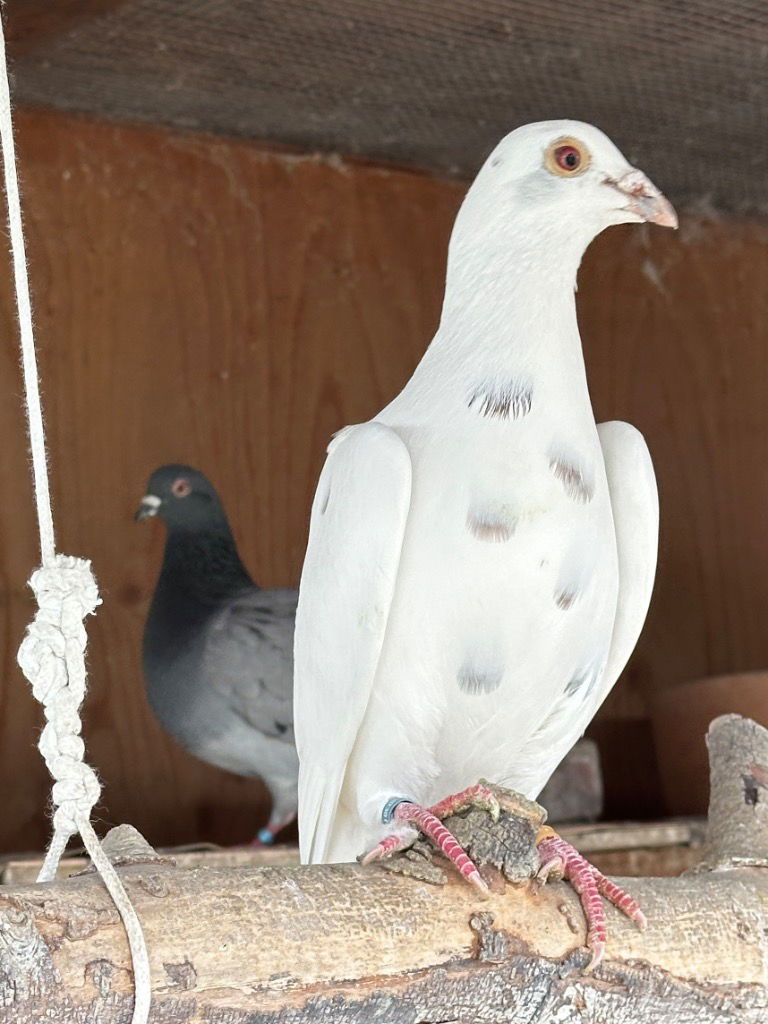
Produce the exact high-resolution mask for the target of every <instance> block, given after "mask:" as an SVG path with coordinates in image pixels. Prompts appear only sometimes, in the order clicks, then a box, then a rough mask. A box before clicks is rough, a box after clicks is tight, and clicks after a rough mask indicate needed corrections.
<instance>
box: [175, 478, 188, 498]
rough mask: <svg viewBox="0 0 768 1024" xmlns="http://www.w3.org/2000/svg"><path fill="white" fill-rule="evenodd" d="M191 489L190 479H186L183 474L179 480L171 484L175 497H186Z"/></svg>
mask: <svg viewBox="0 0 768 1024" xmlns="http://www.w3.org/2000/svg"><path fill="white" fill-rule="evenodd" d="M191 490H192V488H191V487H190V486H189V480H185V479H184V477H183V476H180V477H179V479H178V480H174V481H173V483H172V484H171V493H172V494H173V496H174V497H175V498H186V496H187V495H188V494H189V492H190V491H191Z"/></svg>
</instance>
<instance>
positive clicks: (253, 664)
mask: <svg viewBox="0 0 768 1024" xmlns="http://www.w3.org/2000/svg"><path fill="white" fill-rule="evenodd" d="M296 600H297V593H296V591H295V590H257V589H256V588H254V589H252V590H246V591H243V593H242V594H239V595H237V596H236V597H233V598H231V599H230V600H229V601H228V602H227V604H226V605H225V606H224V607H223V608H222V609H221V610H220V611H219V612H218V613H217V614H216V616H215V618H214V619H213V620H212V621H211V623H210V625H209V626H208V630H207V635H206V639H205V650H204V655H203V657H204V664H205V672H206V676H207V678H208V680H209V683H210V686H211V688H212V690H213V691H214V692H217V693H218V694H219V695H220V696H221V698H222V699H223V700H224V702H225V703H226V704H227V705H228V706H229V707H230V709H231V710H232V711H233V712H234V713H235V714H237V715H238V716H240V717H241V718H243V719H244V720H245V721H247V722H248V724H249V725H252V726H253V727H254V728H255V729H258V730H260V731H261V732H263V733H264V734H265V735H267V736H274V737H276V738H279V739H282V740H285V742H287V743H293V742H294V738H293V628H294V619H295V615H296Z"/></svg>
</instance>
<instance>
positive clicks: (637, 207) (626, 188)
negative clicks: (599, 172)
mask: <svg viewBox="0 0 768 1024" xmlns="http://www.w3.org/2000/svg"><path fill="white" fill-rule="evenodd" d="M606 184H608V185H612V186H613V188H615V189H617V190H618V191H619V192H621V193H622V194H623V195H625V196H627V197H628V198H629V202H628V203H627V205H626V206H625V207H624V209H625V210H627V211H629V212H630V213H634V214H635V215H636V216H638V217H639V218H640V219H641V220H645V221H648V222H649V223H650V224H660V225H661V226H662V227H665V228H676V227H677V214H676V213H675V211H674V208H673V206H672V204H671V203H670V201H669V200H668V199H666V198H665V197H664V196H663V195H662V194H661V192H659V190H658V189H657V188H656V186H655V185H654V184H653V182H652V181H651V180H650V179H649V178H646V176H645V175H644V174H643V172H642V171H630V172H629V173H628V174H625V175H624V176H623V177H621V178H619V180H618V181H613V180H609V181H608V182H606Z"/></svg>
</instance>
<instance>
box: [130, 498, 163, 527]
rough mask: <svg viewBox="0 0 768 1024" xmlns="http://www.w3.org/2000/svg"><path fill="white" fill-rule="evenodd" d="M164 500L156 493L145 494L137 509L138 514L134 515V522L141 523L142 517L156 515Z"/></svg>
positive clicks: (146, 517)
mask: <svg viewBox="0 0 768 1024" xmlns="http://www.w3.org/2000/svg"><path fill="white" fill-rule="evenodd" d="M161 505H162V501H161V500H160V499H159V498H158V497H157V495H155V494H145V495H144V497H143V498H142V499H141V504H140V505H139V507H138V509H137V510H136V515H135V516H134V517H133V518H134V522H137V523H140V522H141V520H142V519H148V518H149V516H156V515H157V513H158V510H159V508H160V506H161Z"/></svg>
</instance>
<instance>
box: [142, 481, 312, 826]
mask: <svg viewBox="0 0 768 1024" xmlns="http://www.w3.org/2000/svg"><path fill="white" fill-rule="evenodd" d="M154 515H158V516H160V517H161V518H162V519H163V520H164V521H165V524H166V526H167V529H168V535H167V539H166V545H165V553H164V558H163V567H162V570H161V573H160V577H159V579H158V582H157V586H156V588H155V593H154V596H153V599H152V604H151V607H150V610H149V615H148V617H147V622H146V625H145V630H144V650H143V663H144V675H145V680H146V688H147V697H148V699H149V702H150V704H151V706H152V709H153V710H154V712H155V714H156V715H157V717H158V719H159V720H160V722H161V724H162V725H163V726H164V727H165V728H166V729H167V731H168V732H169V733H170V734H171V735H172V736H173V737H174V738H175V739H176V740H177V741H178V742H179V743H180V744H181V745H182V746H183V747H184V748H185V749H186V750H188V751H189V752H190V753H191V754H194V755H195V756H197V757H199V758H200V759H201V760H204V761H207V762H209V763H210V764H214V765H217V766H218V767H220V768H224V769H226V770H228V771H232V772H235V773H237V774H239V775H245V776H259V777H261V778H262V779H263V781H264V782H265V784H266V785H267V786H268V788H269V789H270V791H271V794H272V800H273V809H272V815H271V817H270V821H269V825H268V826H267V830H266V831H265V830H263V831H262V833H260V837H261V838H263V839H266V838H268V833H269V834H274V832H275V831H277V830H278V828H279V827H281V826H282V825H284V824H286V823H287V822H288V821H290V820H291V819H292V818H293V817H294V816H295V814H296V786H297V775H298V760H297V757H296V750H295V745H294V738H293V629H294V616H295V611H296V600H297V594H296V591H295V590H282V589H280V590H262V589H261V588H260V587H258V586H257V585H256V584H255V583H254V582H253V581H252V580H251V578H250V576H249V575H248V572H247V571H246V569H245V567H244V566H243V564H242V562H241V561H240V557H239V555H238V553H237V548H236V545H235V541H234V538H233V536H232V532H231V530H230V527H229V523H228V522H227V518H226V514H225V512H224V509H223V506H222V504H221V502H220V500H219V498H218V496H217V494H216V492H215V490H214V489H213V487H212V486H211V484H210V483H209V481H208V480H207V479H206V478H205V477H204V476H203V474H202V473H199V472H198V471H197V470H194V469H192V468H191V467H189V466H182V465H169V466H163V467H161V468H160V469H158V470H156V472H155V473H153V474H152V476H151V478H150V480H149V484H148V486H147V493H146V495H145V496H144V498H143V499H142V503H141V507H140V509H139V512H138V513H137V518H139V519H143V518H145V517H147V516H154Z"/></svg>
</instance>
